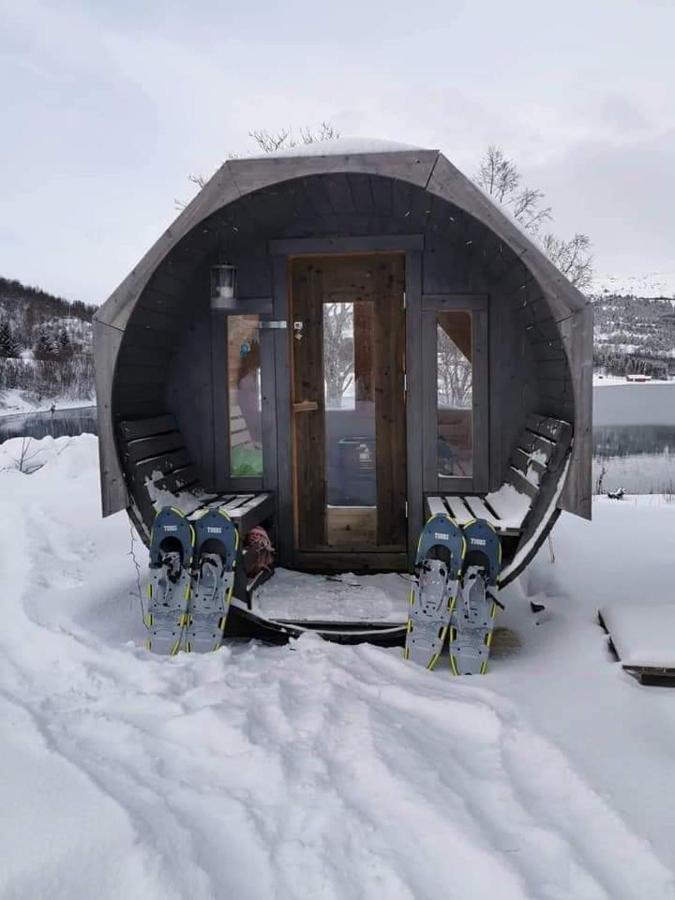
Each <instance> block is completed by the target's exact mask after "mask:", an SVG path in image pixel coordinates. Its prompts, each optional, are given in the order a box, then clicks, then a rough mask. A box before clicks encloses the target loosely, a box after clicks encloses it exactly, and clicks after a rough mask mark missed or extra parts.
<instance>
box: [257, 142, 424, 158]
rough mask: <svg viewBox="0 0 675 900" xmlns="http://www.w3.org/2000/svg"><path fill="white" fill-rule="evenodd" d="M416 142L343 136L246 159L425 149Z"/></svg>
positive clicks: (282, 148) (261, 153) (259, 154)
mask: <svg viewBox="0 0 675 900" xmlns="http://www.w3.org/2000/svg"><path fill="white" fill-rule="evenodd" d="M424 149H425V148H424V147H418V146H416V145H415V144H401V143H399V142H398V141H387V140H384V139H382V138H365V137H341V138H336V139H335V140H330V141H315V142H314V143H312V144H299V145H298V146H297V147H281V148H280V149H279V150H274V151H273V152H272V153H264V152H262V151H261V152H260V153H252V154H251V155H250V156H247V157H246V159H261V158H264V157H268V156H276V157H284V156H352V155H358V154H363V153H400V152H402V151H406V150H408V151H410V150H413V151H414V150H424Z"/></svg>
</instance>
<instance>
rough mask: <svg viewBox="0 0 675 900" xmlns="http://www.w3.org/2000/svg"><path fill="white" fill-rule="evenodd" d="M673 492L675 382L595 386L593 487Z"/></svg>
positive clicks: (638, 492) (594, 488)
mask: <svg viewBox="0 0 675 900" xmlns="http://www.w3.org/2000/svg"><path fill="white" fill-rule="evenodd" d="M618 488H624V490H625V491H626V492H627V493H629V494H652V493H654V494H662V493H665V494H673V493H675V382H671V383H669V384H658V385H657V384H615V385H603V386H602V387H596V388H595V389H594V391H593V490H594V492H596V493H598V492H599V491H603V492H604V491H615V490H617V489H618Z"/></svg>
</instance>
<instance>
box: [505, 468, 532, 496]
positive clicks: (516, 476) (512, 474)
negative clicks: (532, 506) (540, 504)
mask: <svg viewBox="0 0 675 900" xmlns="http://www.w3.org/2000/svg"><path fill="white" fill-rule="evenodd" d="M506 481H507V483H509V484H512V485H513V487H514V488H515V489H516V490H517V491H518V493H519V494H527V496H528V497H529V498H530V500H534V499H535V497H536V496H537V495H538V494H539V488H538V487H537V485H536V484H532V482H531V481H528V479H527V478H525V476H524V475H523V474H522V472H519V471H518V469H514V467H513V466H509V471H508V473H507V476H506Z"/></svg>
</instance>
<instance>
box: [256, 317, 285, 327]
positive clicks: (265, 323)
mask: <svg viewBox="0 0 675 900" xmlns="http://www.w3.org/2000/svg"><path fill="white" fill-rule="evenodd" d="M258 328H283V329H286V328H288V322H287V321H286V320H285V319H271V320H270V319H263V320H262V321H261V322H258Z"/></svg>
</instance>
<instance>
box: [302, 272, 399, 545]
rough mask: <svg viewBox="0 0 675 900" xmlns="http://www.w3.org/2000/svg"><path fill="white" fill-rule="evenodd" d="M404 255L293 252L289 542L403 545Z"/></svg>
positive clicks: (305, 543)
mask: <svg viewBox="0 0 675 900" xmlns="http://www.w3.org/2000/svg"><path fill="white" fill-rule="evenodd" d="M404 290H405V256H404V255H403V254H376V255H360V256H329V257H298V258H295V259H293V260H292V261H291V332H292V337H291V342H292V351H291V358H292V407H293V461H294V472H293V476H294V513H295V548H296V551H297V552H299V553H303V554H305V553H317V554H331V553H333V554H340V555H341V556H343V557H344V556H345V555H347V556H349V554H356V555H358V556H363V555H364V554H368V553H377V554H383V553H385V554H386V553H399V554H400V552H401V551H404V550H405V546H406V541H407V529H406V513H405V510H406V459H405V452H406V430H405V374H404V373H405V307H404V303H405V294H404Z"/></svg>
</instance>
